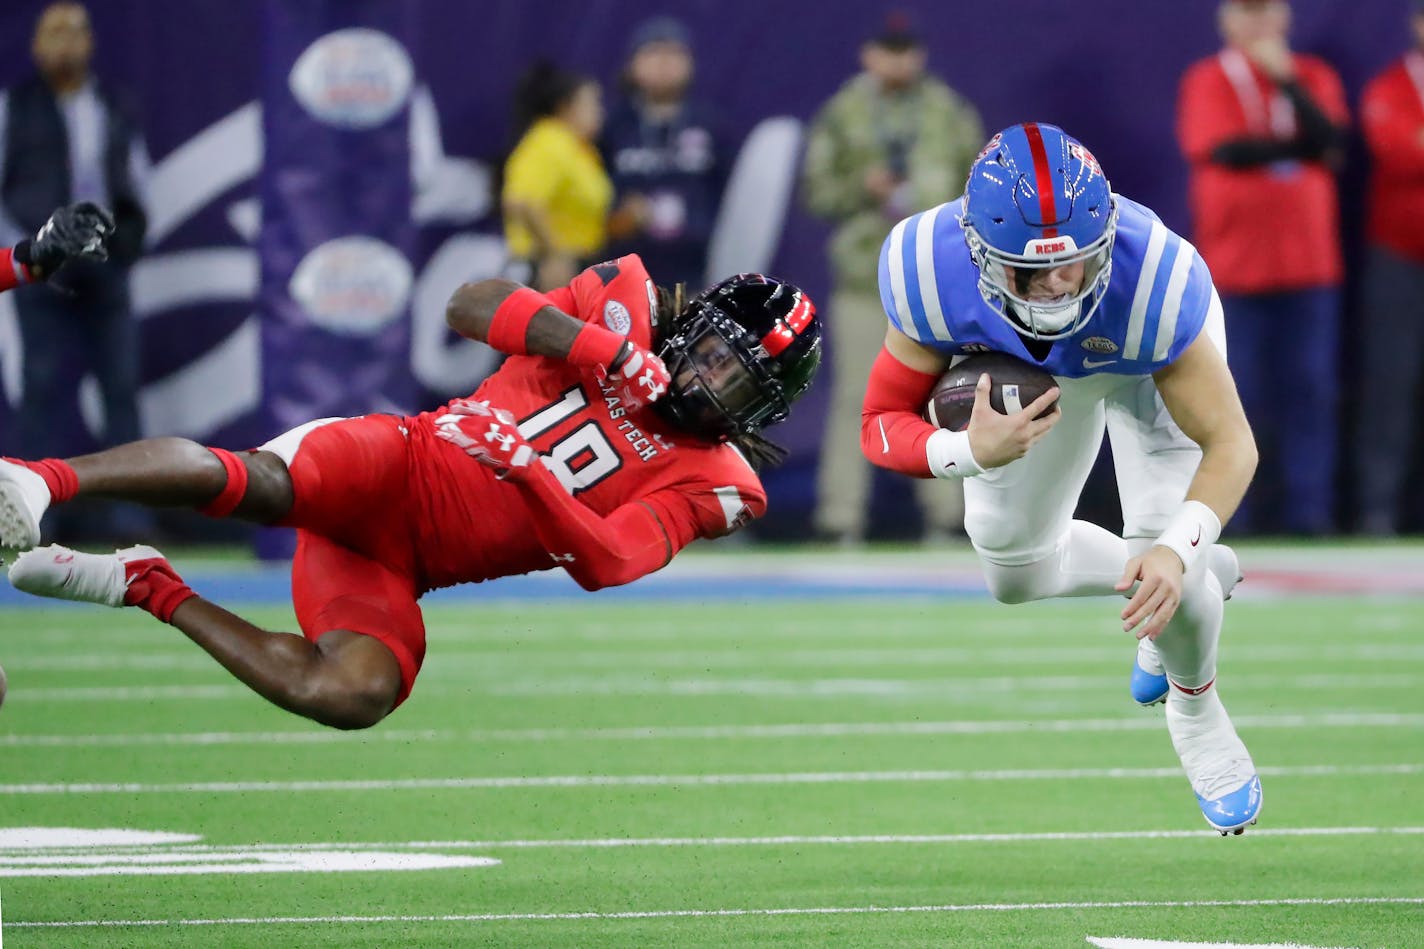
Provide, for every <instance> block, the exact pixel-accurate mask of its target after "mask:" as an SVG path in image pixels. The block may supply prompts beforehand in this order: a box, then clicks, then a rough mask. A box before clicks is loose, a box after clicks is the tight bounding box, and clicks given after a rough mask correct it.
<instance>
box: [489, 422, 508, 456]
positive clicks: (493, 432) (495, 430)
mask: <svg viewBox="0 0 1424 949" xmlns="http://www.w3.org/2000/svg"><path fill="white" fill-rule="evenodd" d="M485 441H487V442H496V443H497V444H498V445H499V450H500V451H509V446H510V445H513V444H514V436H513V435H506V434H505V433H504V432H502V431H500V428H499V425H497V424H495V423H494V422H491V423H490V427H489V431H487V432H485Z"/></svg>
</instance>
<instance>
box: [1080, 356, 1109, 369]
mask: <svg viewBox="0 0 1424 949" xmlns="http://www.w3.org/2000/svg"><path fill="white" fill-rule="evenodd" d="M1115 362H1117V360H1116V359H1089V358H1088V357H1086V356H1084V357H1083V368H1084V369H1100V368H1102V367H1103V366H1111V365H1112V364H1113V363H1115Z"/></svg>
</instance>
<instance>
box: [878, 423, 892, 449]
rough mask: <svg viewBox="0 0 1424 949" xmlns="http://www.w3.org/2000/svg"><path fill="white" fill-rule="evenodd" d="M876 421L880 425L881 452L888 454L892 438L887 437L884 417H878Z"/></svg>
mask: <svg viewBox="0 0 1424 949" xmlns="http://www.w3.org/2000/svg"><path fill="white" fill-rule="evenodd" d="M876 422H877V423H878V424H879V425H880V453H881V454H882V455H888V454H890V439H888V438H886V437H885V420H884V419H883V418H882V419H876Z"/></svg>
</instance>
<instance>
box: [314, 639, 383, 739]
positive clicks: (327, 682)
mask: <svg viewBox="0 0 1424 949" xmlns="http://www.w3.org/2000/svg"><path fill="white" fill-rule="evenodd" d="M316 647H317V651H318V653H319V654H320V656H321V660H320V664H319V665H318V667H317V668H316V669H315V670H314V672H313V674H312V675H310V676H307V677H306V678H305V679H304V681H303V683H302V695H300V696H299V697H297V698H296V704H298V705H299V706H300V707H299V708H298V709H297V711H299V712H300V713H301V714H303V715H305V716H306V717H307V718H310V719H312V720H313V721H316V722H320V723H321V724H323V725H327V726H329V727H331V728H340V729H345V730H353V729H360V728H370V727H371V726H372V725H375V724H376V723H377V722H379V721H381V720H382V719H383V718H385V717H386V716H387V715H389V714H390V712H391V709H393V708H395V706H396V700H397V699H398V698H399V697H400V690H401V668H400V663H399V662H398V661H397V660H396V657H395V654H394V653H392V652H391V650H390V648H389V647H388V646H386V645H385V644H384V643H382V642H381V641H380V640H378V639H376V638H375V637H372V636H367V635H365V634H363V633H356V632H352V631H350V630H344V629H337V630H331V631H329V632H326V633H323V634H322V635H321V637H320V638H319V639H318V640H317V643H316Z"/></svg>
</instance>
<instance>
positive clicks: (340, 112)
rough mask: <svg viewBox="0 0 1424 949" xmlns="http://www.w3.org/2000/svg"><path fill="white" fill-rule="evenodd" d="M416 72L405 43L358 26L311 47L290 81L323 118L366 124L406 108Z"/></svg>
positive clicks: (344, 123)
mask: <svg viewBox="0 0 1424 949" xmlns="http://www.w3.org/2000/svg"><path fill="white" fill-rule="evenodd" d="M414 75H415V71H414V69H413V68H412V67H411V62H410V56H409V55H408V54H407V53H406V51H405V47H404V46H402V45H401V44H400V43H398V42H396V41H395V40H394V39H392V38H391V37H390V36H388V35H386V34H385V33H382V32H380V31H379V30H368V29H361V28H352V29H347V30H337V31H336V32H334V33H328V34H326V35H325V36H323V37H321V38H320V39H318V40H317V41H316V42H314V43H312V44H311V45H310V46H308V47H307V48H306V51H305V52H303V53H302V55H301V56H300V57H298V59H297V62H296V65H294V66H293V67H292V73H291V76H290V77H289V78H288V85H289V86H290V87H291V90H292V95H294V96H296V98H297V101H298V102H300V103H301V104H302V107H303V108H305V109H306V110H307V111H308V112H310V113H311V114H312V115H313V116H315V117H316V118H317V119H318V120H319V121H322V122H325V123H327V124H329V125H337V126H341V127H343V128H355V129H364V128H372V127H374V126H377V125H380V124H381V123H382V122H385V121H386V120H387V119H390V118H391V117H392V116H394V115H395V114H396V113H397V112H399V111H400V110H401V108H402V107H403V106H404V105H405V103H406V99H407V98H409V96H410V90H411V85H412V81H413V78H414Z"/></svg>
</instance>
